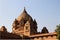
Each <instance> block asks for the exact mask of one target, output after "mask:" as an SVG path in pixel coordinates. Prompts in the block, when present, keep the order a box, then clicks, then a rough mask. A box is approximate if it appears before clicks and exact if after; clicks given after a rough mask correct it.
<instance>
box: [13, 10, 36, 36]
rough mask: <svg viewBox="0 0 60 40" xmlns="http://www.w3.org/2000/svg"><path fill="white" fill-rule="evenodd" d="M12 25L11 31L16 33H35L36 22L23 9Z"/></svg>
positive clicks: (27, 34)
mask: <svg viewBox="0 0 60 40" xmlns="http://www.w3.org/2000/svg"><path fill="white" fill-rule="evenodd" d="M12 26H13V28H12V30H13V31H12V32H13V33H16V34H18V35H20V34H21V35H26V36H29V35H31V34H36V33H37V23H36V21H35V20H33V19H32V17H31V16H30V15H29V14H28V13H27V12H26V10H25V9H24V11H23V12H22V14H21V15H20V16H18V18H16V19H15V21H14V22H13V25H12Z"/></svg>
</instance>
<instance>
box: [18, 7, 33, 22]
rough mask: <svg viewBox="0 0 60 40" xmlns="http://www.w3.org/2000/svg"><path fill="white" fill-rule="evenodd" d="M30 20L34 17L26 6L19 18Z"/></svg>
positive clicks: (19, 19)
mask: <svg viewBox="0 0 60 40" xmlns="http://www.w3.org/2000/svg"><path fill="white" fill-rule="evenodd" d="M23 19H24V20H29V19H32V17H31V16H30V15H29V14H28V13H27V12H26V10H25V8H24V10H23V12H22V13H21V15H19V16H18V18H17V20H18V21H21V20H23Z"/></svg>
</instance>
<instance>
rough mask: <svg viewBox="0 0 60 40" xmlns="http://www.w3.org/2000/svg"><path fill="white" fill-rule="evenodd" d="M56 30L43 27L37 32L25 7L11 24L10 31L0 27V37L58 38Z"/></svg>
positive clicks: (39, 39)
mask: <svg viewBox="0 0 60 40" xmlns="http://www.w3.org/2000/svg"><path fill="white" fill-rule="evenodd" d="M56 36H57V34H56V32H53V33H49V32H48V30H47V28H46V27H44V28H43V29H42V31H41V32H37V22H36V20H35V19H34V20H33V19H32V17H31V16H30V15H29V14H28V13H27V12H26V10H25V8H24V10H23V12H22V13H21V15H19V16H18V18H16V19H15V20H14V22H13V24H12V32H11V33H9V32H7V29H6V28H5V27H4V26H2V28H0V39H30V40H58V39H57V38H56Z"/></svg>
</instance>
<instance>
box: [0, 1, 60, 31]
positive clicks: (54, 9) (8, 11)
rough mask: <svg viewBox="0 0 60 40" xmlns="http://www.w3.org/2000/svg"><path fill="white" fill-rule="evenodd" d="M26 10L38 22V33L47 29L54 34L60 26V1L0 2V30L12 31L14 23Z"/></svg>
mask: <svg viewBox="0 0 60 40" xmlns="http://www.w3.org/2000/svg"><path fill="white" fill-rule="evenodd" d="M24 7H25V8H26V11H27V13H28V14H29V15H30V16H31V17H32V18H33V19H36V21H37V24H38V25H37V26H38V29H37V30H38V32H41V30H42V28H43V27H47V29H48V31H49V32H54V31H55V29H56V25H58V24H60V0H0V28H1V26H5V27H6V28H7V30H8V32H11V31H12V23H13V21H14V19H15V18H17V17H18V16H19V15H20V14H21V13H22V11H23V9H24Z"/></svg>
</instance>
